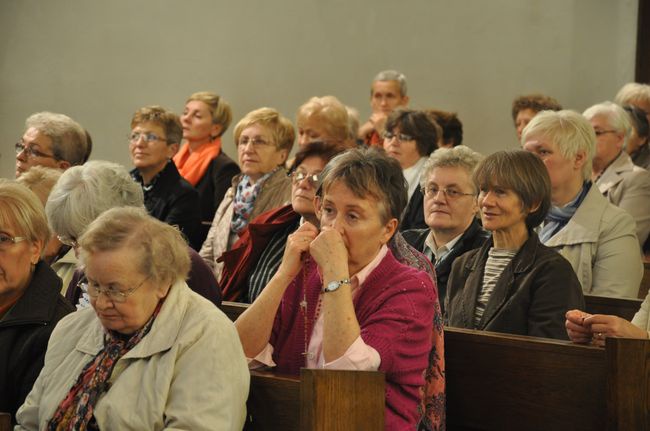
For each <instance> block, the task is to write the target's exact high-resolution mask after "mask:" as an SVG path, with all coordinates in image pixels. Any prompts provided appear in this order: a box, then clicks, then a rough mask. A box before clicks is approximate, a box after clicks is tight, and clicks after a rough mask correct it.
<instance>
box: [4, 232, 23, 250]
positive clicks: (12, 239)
mask: <svg viewBox="0 0 650 431" xmlns="http://www.w3.org/2000/svg"><path fill="white" fill-rule="evenodd" d="M26 240H27V238H26V237H24V236H9V235H7V234H6V233H0V249H2V250H6V249H8V248H9V247H11V246H12V245H14V244H16V243H17V242H20V241H26Z"/></svg>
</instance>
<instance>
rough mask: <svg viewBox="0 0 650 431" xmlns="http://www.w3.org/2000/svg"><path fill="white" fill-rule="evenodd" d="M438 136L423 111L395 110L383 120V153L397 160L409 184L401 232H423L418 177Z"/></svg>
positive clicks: (421, 197) (423, 224) (424, 226)
mask: <svg viewBox="0 0 650 431" xmlns="http://www.w3.org/2000/svg"><path fill="white" fill-rule="evenodd" d="M438 135H439V133H438V131H437V129H436V126H435V125H434V124H433V123H432V122H431V120H430V119H429V117H428V116H427V115H426V114H425V113H424V112H422V111H413V110H409V109H397V110H395V111H393V112H392V113H391V114H390V115H389V116H388V120H386V132H384V150H386V152H387V153H388V155H389V156H390V157H392V158H394V159H397V161H398V162H399V164H400V166H401V167H402V172H403V174H404V178H405V179H406V182H407V183H408V199H409V201H408V205H407V207H406V210H405V212H404V215H403V216H402V220H401V222H400V228H399V229H400V231H405V230H408V229H423V228H426V227H427V225H426V223H425V221H424V212H423V209H422V201H423V196H422V192H421V191H420V190H419V189H420V176H421V174H422V168H423V167H424V162H425V161H426V160H427V156H429V154H431V153H432V152H433V151H434V150H435V149H436V148H437V142H438V138H439V136H438Z"/></svg>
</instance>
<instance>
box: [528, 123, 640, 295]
mask: <svg viewBox="0 0 650 431" xmlns="http://www.w3.org/2000/svg"><path fill="white" fill-rule="evenodd" d="M522 143H523V147H524V149H525V150H526V151H530V152H533V153H535V154H536V155H537V156H538V157H539V158H540V159H541V160H542V161H543V162H544V165H545V166H546V169H547V170H548V173H549V176H550V179H551V202H552V207H551V209H550V211H549V213H548V215H547V216H546V219H545V220H544V223H543V224H542V227H541V230H540V233H539V236H540V240H541V241H542V243H543V244H545V245H546V246H548V247H551V248H554V249H555V250H557V251H558V252H560V254H562V256H564V257H565V258H567V259H568V260H569V262H571V266H572V267H573V270H574V271H575V273H576V274H577V275H578V279H579V280H580V284H581V285H582V290H583V292H584V293H585V294H590V295H600V296H612V297H619V298H636V296H637V294H638V291H639V283H640V282H641V277H642V275H643V265H642V263H641V253H640V250H639V244H638V240H637V237H636V233H635V229H636V226H635V224H634V220H633V219H632V217H631V216H630V215H629V214H628V213H626V212H625V211H623V210H622V209H620V208H617V207H615V206H614V205H612V204H611V203H609V202H607V200H606V199H605V198H604V197H603V196H602V195H601V194H600V192H599V190H598V188H597V187H595V186H594V185H593V183H592V182H591V160H592V157H593V154H594V146H595V144H596V135H595V133H594V129H593V127H592V126H591V125H590V124H589V122H588V121H587V120H586V119H585V118H584V117H583V116H582V115H580V114H578V113H577V112H573V111H558V112H552V111H544V112H540V113H539V114H537V115H536V116H535V118H533V119H532V120H531V122H530V123H529V124H528V126H526V128H525V129H524V131H523V134H522Z"/></svg>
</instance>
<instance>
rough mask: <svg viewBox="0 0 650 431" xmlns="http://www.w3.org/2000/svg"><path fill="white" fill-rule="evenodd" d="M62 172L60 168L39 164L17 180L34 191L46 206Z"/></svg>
mask: <svg viewBox="0 0 650 431" xmlns="http://www.w3.org/2000/svg"><path fill="white" fill-rule="evenodd" d="M62 173H63V171H62V170H60V169H55V168H47V167H45V166H38V165H37V166H32V167H31V168H29V170H27V172H24V173H23V174H22V175H21V176H19V177H18V178H16V181H17V182H19V183H20V184H22V185H24V186H25V187H27V188H28V189H30V190H31V191H33V192H34V193H35V194H36V196H38V198H39V199H40V200H41V203H42V204H43V206H45V204H46V203H47V197H48V196H49V195H50V192H51V191H52V188H54V185H55V184H56V182H57V181H59V178H61V174H62Z"/></svg>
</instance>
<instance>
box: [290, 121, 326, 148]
mask: <svg viewBox="0 0 650 431" xmlns="http://www.w3.org/2000/svg"><path fill="white" fill-rule="evenodd" d="M317 141H322V142H327V143H334V142H335V139H334V138H333V137H332V136H330V135H329V134H328V133H327V129H326V128H325V127H324V125H323V123H322V122H319V121H317V120H316V119H315V118H314V116H311V117H307V118H304V119H302V120H300V121H299V122H298V145H299V146H300V147H304V146H305V145H307V144H309V143H310V142H317Z"/></svg>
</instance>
